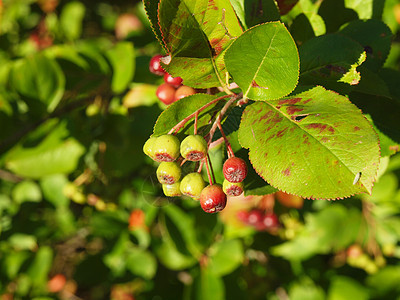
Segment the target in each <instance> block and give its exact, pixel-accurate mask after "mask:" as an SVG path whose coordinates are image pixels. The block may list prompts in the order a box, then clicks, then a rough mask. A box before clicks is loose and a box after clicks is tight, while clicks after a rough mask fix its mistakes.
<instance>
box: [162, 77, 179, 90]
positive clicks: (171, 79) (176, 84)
mask: <svg viewBox="0 0 400 300" xmlns="http://www.w3.org/2000/svg"><path fill="white" fill-rule="evenodd" d="M164 81H165V83H168V84H170V85H172V86H173V87H175V88H178V87H179V86H180V85H181V84H182V78H180V77H179V76H177V77H172V75H171V74H169V73H165V74H164Z"/></svg>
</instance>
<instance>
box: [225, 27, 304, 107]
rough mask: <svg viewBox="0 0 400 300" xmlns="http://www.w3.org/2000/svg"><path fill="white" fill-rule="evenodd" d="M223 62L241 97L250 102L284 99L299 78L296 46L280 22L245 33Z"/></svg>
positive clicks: (228, 51) (233, 44) (254, 28)
mask: <svg viewBox="0 0 400 300" xmlns="http://www.w3.org/2000/svg"><path fill="white" fill-rule="evenodd" d="M225 63H226V68H227V69H228V71H229V73H230V74H231V75H232V77H233V80H234V81H235V82H236V83H237V84H238V85H239V87H240V88H241V89H242V91H243V97H244V98H250V99H252V100H268V99H278V98H281V97H283V96H286V95H287V94H289V93H290V92H292V91H293V90H294V88H295V87H296V85H297V80H298V78H299V68H300V66H299V54H298V52H297V48H296V44H295V42H294V41H293V38H292V36H291V35H290V33H289V32H288V31H287V29H286V27H285V25H284V24H282V23H281V22H270V23H265V24H262V25H258V26H255V27H253V28H251V29H249V30H247V31H246V32H245V33H243V34H242V35H241V36H240V37H238V38H237V39H236V40H235V41H234V42H233V43H232V45H231V46H230V47H229V49H228V50H227V51H226V54H225Z"/></svg>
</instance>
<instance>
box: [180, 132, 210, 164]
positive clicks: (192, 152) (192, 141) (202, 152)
mask: <svg viewBox="0 0 400 300" xmlns="http://www.w3.org/2000/svg"><path fill="white" fill-rule="evenodd" d="M207 148H208V146H207V142H206V140H205V139H204V138H203V137H202V136H201V135H197V134H196V135H189V136H187V137H186V138H185V139H184V140H183V141H182V143H181V155H182V156H183V157H184V158H186V159H187V160H190V161H199V160H202V159H203V158H205V157H206V155H207Z"/></svg>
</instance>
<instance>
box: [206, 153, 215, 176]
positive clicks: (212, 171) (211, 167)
mask: <svg viewBox="0 0 400 300" xmlns="http://www.w3.org/2000/svg"><path fill="white" fill-rule="evenodd" d="M207 160H208V163H209V164H210V170H211V175H212V178H213V180H214V183H216V182H217V181H216V180H215V174H214V169H213V166H212V163H211V159H210V155H209V154H208V153H207Z"/></svg>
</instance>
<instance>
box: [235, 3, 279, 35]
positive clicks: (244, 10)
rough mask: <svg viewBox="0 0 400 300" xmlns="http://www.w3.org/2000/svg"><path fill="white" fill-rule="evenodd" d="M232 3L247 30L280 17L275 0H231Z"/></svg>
mask: <svg viewBox="0 0 400 300" xmlns="http://www.w3.org/2000/svg"><path fill="white" fill-rule="evenodd" d="M231 3H232V6H233V8H234V10H235V12H236V15H237V16H238V18H239V20H240V22H241V23H242V25H243V27H244V29H245V30H247V29H249V28H250V27H253V26H255V25H258V24H261V23H265V22H270V21H278V20H279V19H280V14H279V10H278V7H277V6H276V3H275V1H273V0H261V1H259V0H250V1H249V0H246V1H245V0H231Z"/></svg>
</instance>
